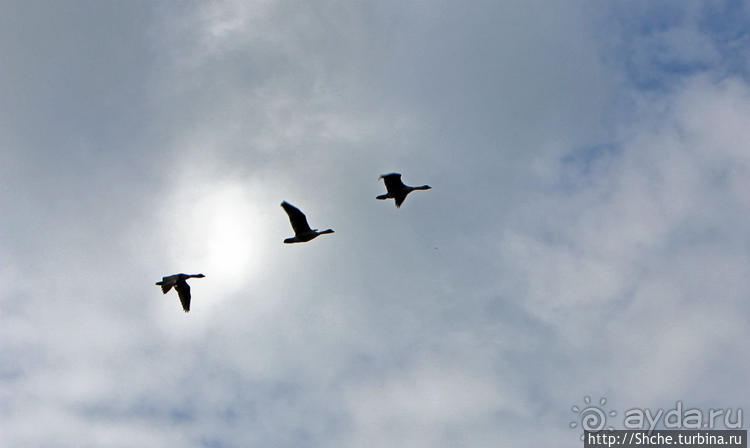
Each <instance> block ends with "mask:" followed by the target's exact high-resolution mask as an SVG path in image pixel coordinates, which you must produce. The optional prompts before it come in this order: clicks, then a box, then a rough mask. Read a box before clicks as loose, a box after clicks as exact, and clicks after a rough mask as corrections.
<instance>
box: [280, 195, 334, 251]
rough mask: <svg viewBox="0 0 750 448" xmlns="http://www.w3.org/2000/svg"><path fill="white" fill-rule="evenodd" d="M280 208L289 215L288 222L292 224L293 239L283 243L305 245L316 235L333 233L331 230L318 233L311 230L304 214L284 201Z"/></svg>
mask: <svg viewBox="0 0 750 448" xmlns="http://www.w3.org/2000/svg"><path fill="white" fill-rule="evenodd" d="M281 207H283V208H284V211H285V212H286V214H287V215H289V222H291V223H292V229H294V237H293V238H287V239H285V240H284V243H286V244H291V243H305V242H307V241H310V240H312V239H313V238H316V237H317V236H318V235H323V234H324V233H333V229H327V230H323V231H320V232H319V231H318V229H311V228H310V226H309V225H308V224H307V218H306V217H305V214H304V213H302V212H301V211H300V210H299V209H298V208H297V207H295V206H293V205H292V204H290V203H288V202H286V201H284V202H282V203H281Z"/></svg>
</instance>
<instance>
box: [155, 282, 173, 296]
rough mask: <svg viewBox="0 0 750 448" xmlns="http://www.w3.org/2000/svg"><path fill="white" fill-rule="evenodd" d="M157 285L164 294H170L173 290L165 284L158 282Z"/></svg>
mask: <svg viewBox="0 0 750 448" xmlns="http://www.w3.org/2000/svg"><path fill="white" fill-rule="evenodd" d="M156 284H157V285H159V286H161V292H163V293H164V294H166V293H168V292H169V290H170V289H172V286H171V285H165V284H164V282H156Z"/></svg>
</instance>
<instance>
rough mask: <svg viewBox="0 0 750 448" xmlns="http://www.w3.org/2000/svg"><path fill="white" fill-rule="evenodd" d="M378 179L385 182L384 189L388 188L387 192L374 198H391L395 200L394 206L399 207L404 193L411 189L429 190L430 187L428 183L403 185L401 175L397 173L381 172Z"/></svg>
mask: <svg viewBox="0 0 750 448" xmlns="http://www.w3.org/2000/svg"><path fill="white" fill-rule="evenodd" d="M380 179H383V182H385V189H386V190H388V193H386V194H381V195H380V196H378V197H377V198H375V199H380V200H385V199H390V198H393V199H395V200H396V207H401V204H403V203H404V199H406V195H407V194H409V193H411V192H412V191H414V190H429V189H430V188H432V187H431V186H429V185H422V186H421V187H410V186H408V185H404V183H403V182H401V175H400V174H399V173H390V174H383V175H382V176H380Z"/></svg>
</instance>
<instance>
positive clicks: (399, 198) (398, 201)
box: [394, 191, 408, 208]
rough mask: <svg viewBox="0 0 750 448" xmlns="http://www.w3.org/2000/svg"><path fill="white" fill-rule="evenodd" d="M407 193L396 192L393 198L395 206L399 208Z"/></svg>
mask: <svg viewBox="0 0 750 448" xmlns="http://www.w3.org/2000/svg"><path fill="white" fill-rule="evenodd" d="M407 194H408V193H403V192H401V191H399V192H398V193H396V195H395V198H394V199H395V200H396V207H399V208H400V207H401V204H403V203H404V200H405V199H406V195H407Z"/></svg>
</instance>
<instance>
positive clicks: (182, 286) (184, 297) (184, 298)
mask: <svg viewBox="0 0 750 448" xmlns="http://www.w3.org/2000/svg"><path fill="white" fill-rule="evenodd" d="M174 289H176V290H177V295H179V296H180V302H182V309H183V310H185V312H186V313H187V312H188V311H190V285H188V284H187V282H177V283H175V285H174Z"/></svg>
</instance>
